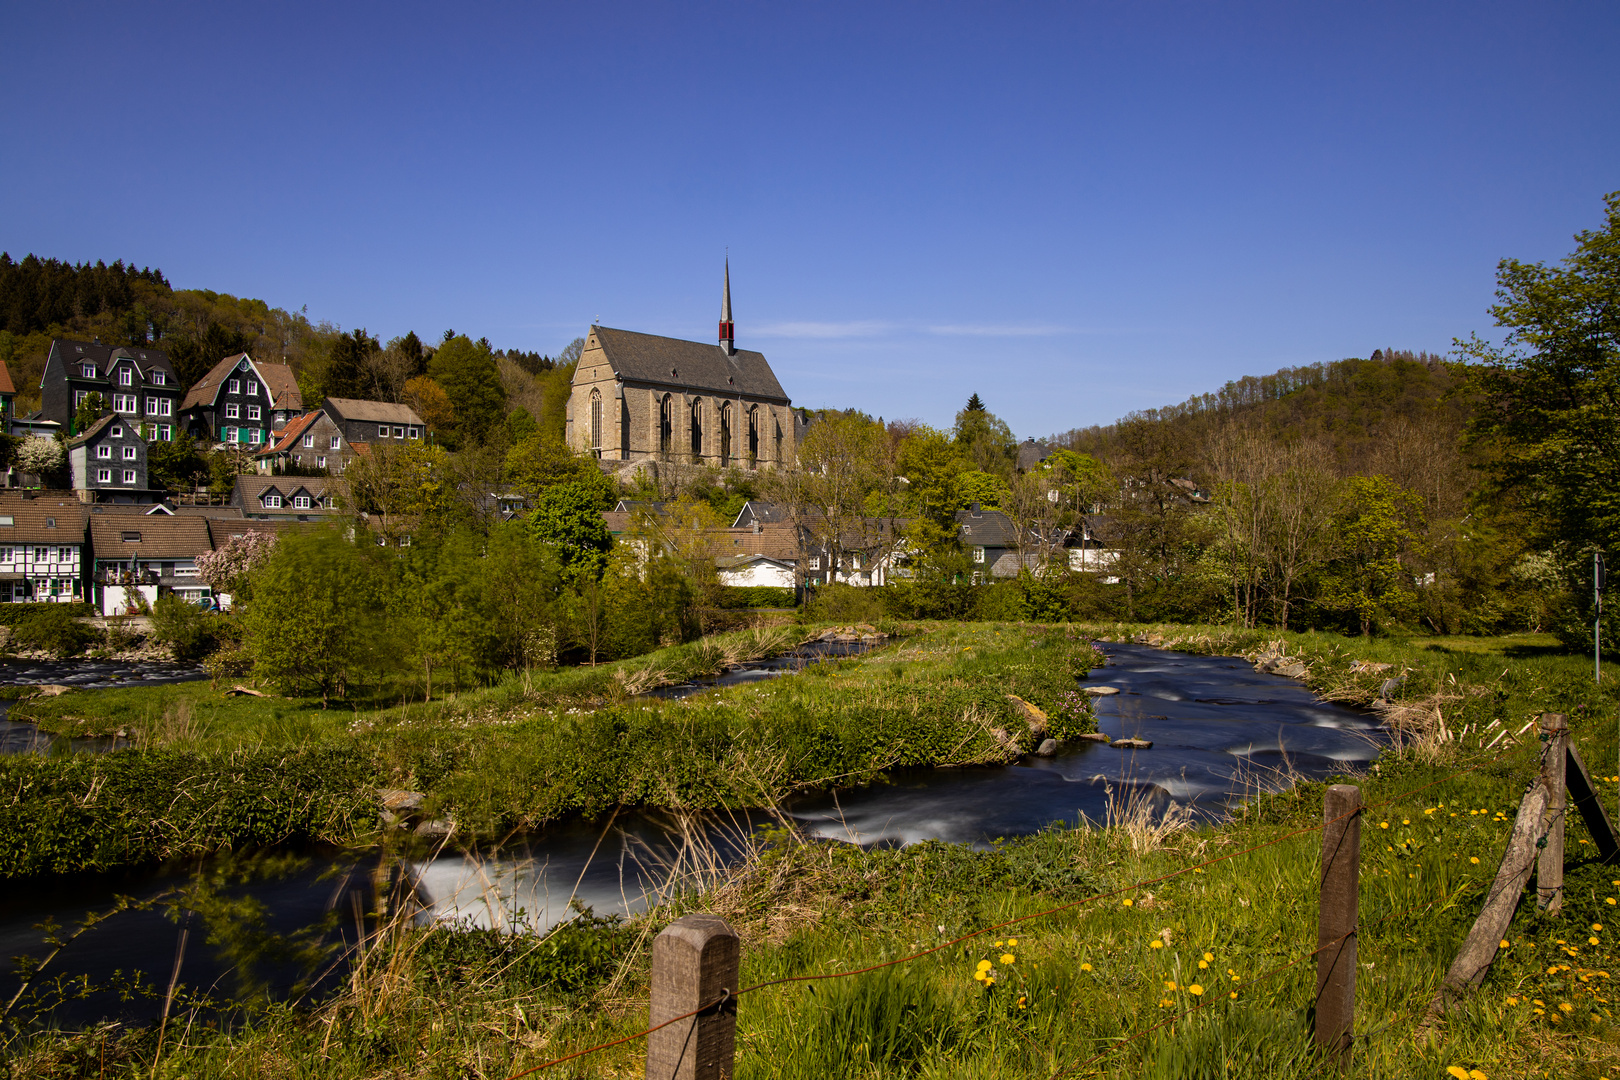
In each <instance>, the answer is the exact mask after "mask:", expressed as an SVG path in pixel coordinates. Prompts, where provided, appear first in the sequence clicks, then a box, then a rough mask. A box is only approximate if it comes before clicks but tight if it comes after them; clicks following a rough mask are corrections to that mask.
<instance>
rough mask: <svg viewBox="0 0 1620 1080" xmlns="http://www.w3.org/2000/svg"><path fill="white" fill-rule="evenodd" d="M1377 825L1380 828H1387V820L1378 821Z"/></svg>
mask: <svg viewBox="0 0 1620 1080" xmlns="http://www.w3.org/2000/svg"><path fill="white" fill-rule="evenodd" d="M1378 827H1379V828H1380V829H1387V828H1389V822H1387V821H1380V822H1379V823H1378Z"/></svg>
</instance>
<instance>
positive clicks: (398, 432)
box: [394, 427, 405, 439]
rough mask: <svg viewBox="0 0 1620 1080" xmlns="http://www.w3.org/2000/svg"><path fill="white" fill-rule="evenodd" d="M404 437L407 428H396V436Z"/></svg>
mask: <svg viewBox="0 0 1620 1080" xmlns="http://www.w3.org/2000/svg"><path fill="white" fill-rule="evenodd" d="M404 437H405V429H404V428H402V427H397V428H395V429H394V438H396V439H403V438H404Z"/></svg>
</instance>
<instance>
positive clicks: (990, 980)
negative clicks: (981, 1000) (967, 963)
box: [984, 975, 996, 986]
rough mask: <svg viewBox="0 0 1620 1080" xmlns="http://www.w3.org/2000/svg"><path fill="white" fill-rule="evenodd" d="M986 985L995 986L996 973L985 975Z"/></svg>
mask: <svg viewBox="0 0 1620 1080" xmlns="http://www.w3.org/2000/svg"><path fill="white" fill-rule="evenodd" d="M984 985H986V986H994V985H996V977H995V976H994V975H986V976H985V977H984Z"/></svg>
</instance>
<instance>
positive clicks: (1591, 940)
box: [1586, 937, 1598, 945]
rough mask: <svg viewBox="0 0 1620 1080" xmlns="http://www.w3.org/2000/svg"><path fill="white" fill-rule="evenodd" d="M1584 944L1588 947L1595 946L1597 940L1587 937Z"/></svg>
mask: <svg viewBox="0 0 1620 1080" xmlns="http://www.w3.org/2000/svg"><path fill="white" fill-rule="evenodd" d="M1586 943H1587V944H1588V945H1596V944H1597V943H1598V939H1597V938H1595V937H1589V938H1587V939H1586Z"/></svg>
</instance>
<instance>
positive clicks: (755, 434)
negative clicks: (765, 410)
mask: <svg viewBox="0 0 1620 1080" xmlns="http://www.w3.org/2000/svg"><path fill="white" fill-rule="evenodd" d="M758 465H759V410H758V409H749V410H748V467H749V468H750V469H752V468H756V467H758Z"/></svg>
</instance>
